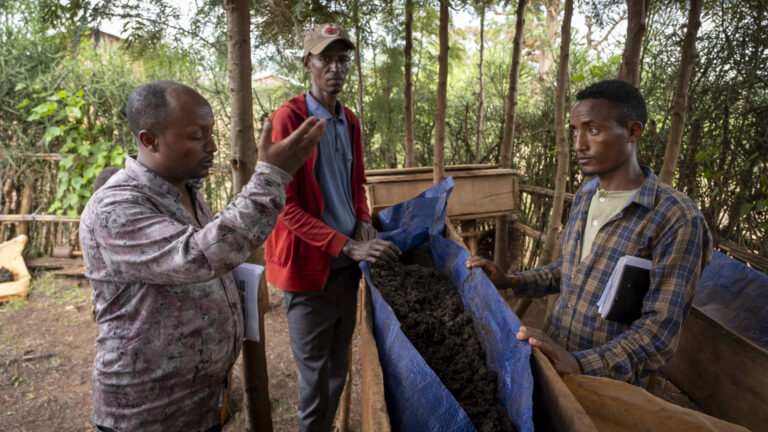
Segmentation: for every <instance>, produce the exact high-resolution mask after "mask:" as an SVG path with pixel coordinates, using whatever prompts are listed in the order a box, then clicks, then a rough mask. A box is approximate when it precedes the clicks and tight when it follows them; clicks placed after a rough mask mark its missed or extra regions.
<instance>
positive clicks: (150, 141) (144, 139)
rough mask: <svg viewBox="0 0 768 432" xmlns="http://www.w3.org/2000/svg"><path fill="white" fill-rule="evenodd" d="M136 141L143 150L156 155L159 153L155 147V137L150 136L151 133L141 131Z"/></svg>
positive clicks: (144, 130)
mask: <svg viewBox="0 0 768 432" xmlns="http://www.w3.org/2000/svg"><path fill="white" fill-rule="evenodd" d="M138 139H139V145H140V146H141V147H144V149H146V150H147V151H149V152H150V153H157V152H158V151H159V148H158V146H157V138H156V137H155V135H154V134H152V132H150V131H148V130H146V129H142V130H141V131H140V132H139V136H138Z"/></svg>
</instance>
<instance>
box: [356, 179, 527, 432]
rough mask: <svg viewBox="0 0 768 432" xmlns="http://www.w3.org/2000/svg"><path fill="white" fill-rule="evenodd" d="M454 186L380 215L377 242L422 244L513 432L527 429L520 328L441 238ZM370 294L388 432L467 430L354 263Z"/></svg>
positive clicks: (458, 251) (460, 251) (463, 255)
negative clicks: (452, 293)
mask: <svg viewBox="0 0 768 432" xmlns="http://www.w3.org/2000/svg"><path fill="white" fill-rule="evenodd" d="M452 189H453V179H452V178H448V179H446V180H445V181H443V182H442V183H440V184H438V185H435V186H434V187H432V188H431V189H429V190H427V191H425V192H423V193H422V194H420V195H419V196H417V197H416V198H413V199H411V200H409V201H406V202H404V203H401V204H398V205H396V206H393V207H390V208H388V209H385V210H383V211H381V212H380V213H379V219H380V221H381V223H382V226H383V228H384V229H385V230H387V231H386V232H382V233H381V234H380V237H381V238H385V239H387V240H390V241H393V242H394V243H395V244H396V245H397V246H398V247H399V248H400V249H401V250H403V251H406V250H410V249H411V248H413V247H415V246H417V245H419V244H421V243H423V242H425V241H426V242H429V245H430V249H431V254H432V258H433V260H434V262H435V267H436V268H437V269H438V270H440V271H442V272H444V273H447V274H449V275H450V277H451V279H452V281H453V284H454V286H455V287H456V289H457V290H458V292H459V294H460V296H461V299H462V301H463V303H464V311H465V313H466V314H467V315H469V316H470V317H471V318H472V320H473V322H474V325H475V330H476V333H477V336H478V338H479V340H480V343H481V345H482V346H483V349H484V350H485V353H486V363H487V365H488V367H489V368H490V369H491V370H493V371H495V372H496V373H497V374H498V386H499V397H500V399H501V402H502V403H503V404H504V406H505V408H506V409H507V412H508V414H509V416H510V419H511V420H512V423H513V424H514V425H515V427H517V429H518V430H520V431H532V430H533V418H532V412H533V402H532V394H533V376H532V375H531V369H530V355H531V349H530V345H528V343H526V342H521V341H518V340H517V338H516V337H515V334H516V333H517V330H518V328H519V327H520V321H519V320H518V319H517V317H516V316H515V315H514V314H513V313H512V311H511V310H510V309H509V307H508V306H507V305H506V303H505V302H504V300H503V299H502V298H501V296H500V295H499V294H498V292H497V291H496V288H495V287H494V286H493V284H492V283H491V282H490V281H489V280H488V278H486V277H485V275H484V274H483V273H482V271H481V270H479V269H473V270H472V271H470V270H467V268H466V267H465V265H464V263H465V262H466V260H467V258H469V253H468V252H467V250H466V249H464V248H462V247H460V246H458V245H457V244H456V243H454V242H452V241H450V240H447V239H445V238H443V237H442V233H443V230H444V228H445V215H446V207H447V201H448V196H449V195H450V192H451V190H452ZM360 267H361V269H362V270H363V274H364V276H365V278H366V282H367V284H368V286H369V287H370V289H371V301H372V309H373V322H374V335H375V337H376V345H377V348H378V350H379V361H380V362H381V368H382V371H383V374H384V392H385V399H386V402H387V411H388V412H389V417H390V424H391V426H392V430H395V431H473V430H475V428H474V426H473V425H472V423H471V422H470V420H469V417H468V416H467V414H466V413H465V412H464V410H463V409H462V408H461V407H460V406H459V404H458V402H456V399H455V398H454V397H453V396H452V395H451V394H450V392H449V391H448V389H447V388H446V387H445V386H444V385H443V383H442V382H440V379H439V378H438V377H437V376H436V375H435V373H434V372H433V371H432V369H431V368H430V367H429V366H428V365H427V364H426V362H425V361H424V359H423V358H422V357H421V355H420V354H419V353H418V351H417V350H416V349H415V348H414V347H413V345H412V344H411V342H410V341H409V340H408V338H407V337H406V336H405V334H404V333H403V332H402V330H401V329H400V323H399V322H398V320H397V318H396V317H395V314H394V312H393V311H392V309H391V308H390V307H389V305H388V304H387V303H386V302H385V301H384V299H383V298H382V296H381V293H380V292H379V290H378V289H377V288H376V287H375V285H374V284H373V283H372V282H371V275H370V266H369V265H368V263H361V264H360Z"/></svg>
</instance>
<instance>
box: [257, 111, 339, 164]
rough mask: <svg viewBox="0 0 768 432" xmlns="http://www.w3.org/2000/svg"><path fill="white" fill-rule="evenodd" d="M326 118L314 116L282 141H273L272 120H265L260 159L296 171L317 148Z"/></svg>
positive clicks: (260, 145) (260, 141)
mask: <svg viewBox="0 0 768 432" xmlns="http://www.w3.org/2000/svg"><path fill="white" fill-rule="evenodd" d="M325 125H326V121H325V120H319V121H318V120H317V117H315V116H312V117H310V118H308V119H306V120H304V123H302V124H301V126H299V128H298V129H296V130H295V131H293V133H292V134H290V135H288V137H287V138H285V139H284V140H282V141H279V142H276V143H273V142H272V121H271V120H269V119H267V120H265V121H264V127H263V128H262V129H261V138H260V139H259V160H260V161H262V162H267V163H269V164H272V165H274V166H276V167H278V168H282V169H283V170H284V171H286V172H288V173H289V174H293V173H295V172H296V171H297V170H298V169H299V168H300V167H301V166H302V165H303V164H304V161H306V160H307V158H308V157H309V155H311V154H312V152H313V151H314V150H315V146H317V143H318V142H319V141H320V137H322V136H323V132H325Z"/></svg>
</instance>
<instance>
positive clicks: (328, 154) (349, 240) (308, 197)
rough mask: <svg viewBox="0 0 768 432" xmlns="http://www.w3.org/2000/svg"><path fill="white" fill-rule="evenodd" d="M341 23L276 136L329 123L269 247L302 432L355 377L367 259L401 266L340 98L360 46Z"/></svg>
mask: <svg viewBox="0 0 768 432" xmlns="http://www.w3.org/2000/svg"><path fill="white" fill-rule="evenodd" d="M354 47H355V46H354V45H353V44H352V41H351V40H350V39H349V36H348V34H347V32H346V31H345V30H344V29H343V28H342V27H340V26H338V25H336V24H323V25H320V26H317V27H315V28H313V29H312V30H311V31H310V32H309V33H308V34H307V35H306V36H305V38H304V57H303V61H304V67H305V68H306V70H307V71H308V72H309V74H310V76H311V80H312V88H311V89H310V91H309V92H308V93H307V94H303V95H300V96H297V97H295V98H293V99H291V100H289V101H287V102H285V103H283V105H282V106H281V107H280V108H278V109H277V111H275V112H274V114H272V122H273V123H272V124H273V132H272V138H273V139H274V140H281V139H282V138H283V137H287V136H288V135H290V134H291V132H293V131H294V130H295V129H296V128H297V127H299V125H300V124H301V123H302V122H303V121H304V119H306V118H307V117H309V116H312V115H314V116H316V117H318V118H319V119H324V120H326V121H327V128H326V130H325V132H324V134H323V136H322V138H321V139H320V143H319V144H318V146H317V149H316V150H315V152H314V153H313V154H312V155H311V156H310V157H309V159H307V161H306V162H305V163H304V165H303V166H302V167H301V168H300V169H299V170H298V171H297V172H296V174H294V176H293V181H292V182H291V183H290V184H289V185H288V188H287V189H286V203H285V209H284V210H283V212H282V213H281V214H280V216H279V218H278V221H277V225H276V226H275V229H274V231H273V232H272V235H271V236H270V237H269V238H268V239H267V242H266V246H265V248H266V250H265V252H266V261H267V281H268V282H269V283H271V284H273V285H275V286H277V287H279V288H280V289H282V290H283V292H284V300H285V309H286V314H287V316H288V328H289V332H290V339H291V349H292V350H293V356H294V359H295V360H296V366H297V368H298V376H299V408H298V420H299V429H300V430H301V431H310V430H311V431H330V430H331V427H332V424H333V418H334V416H335V414H336V408H337V406H338V404H339V397H340V396H341V391H342V389H343V388H344V380H345V378H346V371H347V365H348V362H349V359H348V355H347V353H348V348H349V343H350V341H351V339H352V333H353V331H354V329H355V311H356V309H357V286H358V284H359V282H360V269H359V268H358V267H357V265H356V264H357V262H358V261H369V262H375V261H377V260H386V261H395V260H397V257H398V255H399V254H400V251H399V250H398V249H397V247H396V246H395V245H394V244H392V243H390V242H387V241H384V240H381V239H378V238H376V230H375V229H374V228H373V226H372V225H371V216H370V213H369V211H368V205H367V203H366V196H365V189H364V187H363V185H364V184H365V167H364V166H363V146H362V141H361V137H360V123H359V121H358V119H357V117H356V116H355V114H353V113H352V111H350V110H349V109H348V108H347V107H345V106H343V105H342V104H341V103H340V102H339V101H338V95H339V93H340V92H341V90H342V87H343V86H344V81H345V79H346V76H347V72H348V71H349V63H350V53H351V50H353V49H354Z"/></svg>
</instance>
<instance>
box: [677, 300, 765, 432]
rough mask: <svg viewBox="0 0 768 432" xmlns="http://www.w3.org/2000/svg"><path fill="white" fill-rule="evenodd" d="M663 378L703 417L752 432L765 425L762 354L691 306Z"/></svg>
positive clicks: (763, 353)
mask: <svg viewBox="0 0 768 432" xmlns="http://www.w3.org/2000/svg"><path fill="white" fill-rule="evenodd" d="M664 374H665V375H667V376H668V377H669V378H670V380H671V381H672V382H673V383H674V384H675V385H676V386H677V387H679V388H680V389H681V390H682V391H683V392H685V394H686V395H688V397H690V398H691V399H692V400H693V401H694V402H696V403H697V404H698V405H699V406H700V407H701V408H702V409H703V410H704V411H705V412H706V413H707V414H710V415H712V416H715V417H718V418H722V419H724V420H728V421H730V422H733V423H736V424H740V425H742V426H746V427H747V428H749V429H752V430H755V431H757V430H765V427H766V425H768V408H767V407H768V405H766V404H767V403H768V402H767V401H768V351H766V350H764V349H762V348H760V347H759V346H757V345H755V344H754V343H753V342H751V341H750V340H748V339H746V338H744V337H743V336H741V335H739V334H737V333H736V332H734V331H733V330H731V329H729V328H727V327H725V326H723V325H721V324H720V323H718V322H717V321H715V320H714V319H712V318H710V317H709V316H707V315H706V314H705V313H704V312H702V311H701V310H700V309H699V308H697V307H695V306H694V307H692V308H691V313H690V314H689V315H688V319H687V320H686V321H685V324H684V325H683V331H682V334H681V335H680V344H679V345H678V348H677V352H676V353H675V356H674V357H673V358H672V361H671V363H670V364H669V366H668V367H667V368H666V369H665V370H664Z"/></svg>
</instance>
